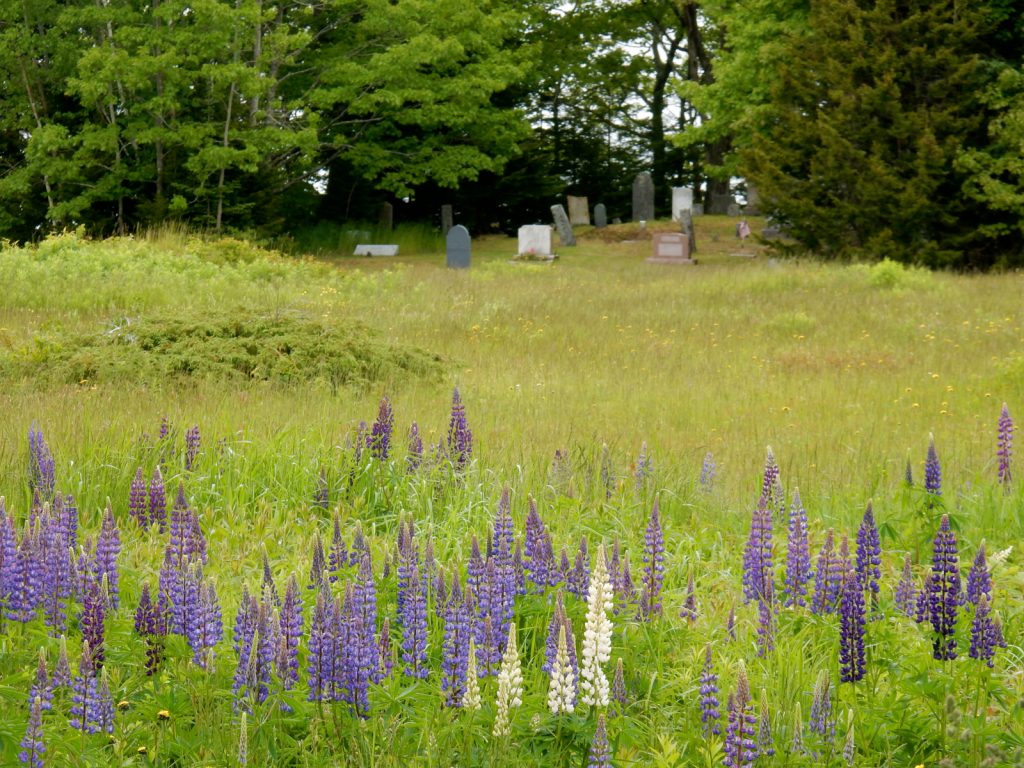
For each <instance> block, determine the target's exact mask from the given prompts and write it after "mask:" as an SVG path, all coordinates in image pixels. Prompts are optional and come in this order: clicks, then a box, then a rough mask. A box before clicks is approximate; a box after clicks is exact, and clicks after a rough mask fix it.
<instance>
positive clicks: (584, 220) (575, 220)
mask: <svg viewBox="0 0 1024 768" xmlns="http://www.w3.org/2000/svg"><path fill="white" fill-rule="evenodd" d="M568 201H569V223H570V224H572V225H573V226H574V227H577V226H578V227H586V226H589V225H590V201H589V200H587V198H585V197H575V196H573V195H569V196H568Z"/></svg>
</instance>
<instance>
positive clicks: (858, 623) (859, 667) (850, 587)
mask: <svg viewBox="0 0 1024 768" xmlns="http://www.w3.org/2000/svg"><path fill="white" fill-rule="evenodd" d="M865 620H866V618H865V608H864V585H863V584H862V583H861V581H860V578H859V577H858V576H857V574H856V573H855V572H853V571H850V572H848V573H847V575H846V579H845V580H844V581H843V592H842V599H841V601H840V606H839V682H841V683H856V682H857V681H858V680H862V679H863V678H864V674H865V672H866V670H865V665H866V660H865V656H864V625H865Z"/></svg>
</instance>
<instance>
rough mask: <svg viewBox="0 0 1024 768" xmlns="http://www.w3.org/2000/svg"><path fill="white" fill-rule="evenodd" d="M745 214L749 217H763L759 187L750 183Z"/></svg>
mask: <svg viewBox="0 0 1024 768" xmlns="http://www.w3.org/2000/svg"><path fill="white" fill-rule="evenodd" d="M743 212H744V213H746V214H747V216H760V215H761V195H760V194H759V193H758V191H757V187H755V186H754V185H753V184H750V183H747V204H746V206H745V207H744V209H743Z"/></svg>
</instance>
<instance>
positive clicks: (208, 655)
mask: <svg viewBox="0 0 1024 768" xmlns="http://www.w3.org/2000/svg"><path fill="white" fill-rule="evenodd" d="M196 574H197V575H196V578H197V579H198V580H199V585H198V589H197V595H196V597H195V598H194V600H193V601H191V602H193V606H192V608H191V611H190V615H189V619H190V620H189V624H188V630H189V631H188V633H187V639H188V643H189V646H190V647H191V648H192V660H193V661H194V662H195V663H196V664H198V665H199V666H200V667H202V668H203V669H206V670H212V669H213V649H214V647H215V646H216V645H217V643H219V642H220V641H221V638H223V636H224V624H223V619H222V615H221V610H220V602H219V601H218V600H217V591H216V590H215V589H214V586H213V584H211V583H210V582H208V581H205V582H204V581H202V575H201V572H200V571H199V566H196Z"/></svg>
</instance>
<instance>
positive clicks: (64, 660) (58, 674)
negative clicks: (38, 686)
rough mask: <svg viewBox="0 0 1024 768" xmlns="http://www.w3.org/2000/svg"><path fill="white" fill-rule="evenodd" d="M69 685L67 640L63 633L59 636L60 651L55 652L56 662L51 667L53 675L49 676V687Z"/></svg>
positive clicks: (69, 666)
mask: <svg viewBox="0 0 1024 768" xmlns="http://www.w3.org/2000/svg"><path fill="white" fill-rule="evenodd" d="M70 687H71V663H70V662H69V661H68V640H67V638H66V637H64V635H61V636H60V653H58V654H57V663H56V664H55V665H54V667H53V675H52V676H51V677H50V688H51V689H53V690H56V689H57V688H70Z"/></svg>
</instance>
